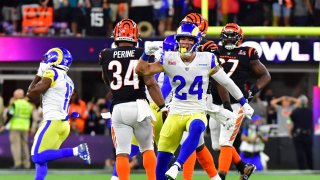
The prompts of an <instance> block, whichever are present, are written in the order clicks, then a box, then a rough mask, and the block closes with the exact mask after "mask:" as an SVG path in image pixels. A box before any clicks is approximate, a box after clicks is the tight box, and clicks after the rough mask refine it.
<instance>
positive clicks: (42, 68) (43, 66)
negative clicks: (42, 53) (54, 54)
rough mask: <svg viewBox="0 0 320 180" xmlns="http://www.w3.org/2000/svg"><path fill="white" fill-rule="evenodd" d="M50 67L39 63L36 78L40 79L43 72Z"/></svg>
mask: <svg viewBox="0 0 320 180" xmlns="http://www.w3.org/2000/svg"><path fill="white" fill-rule="evenodd" d="M50 67H51V65H50V64H47V63H43V62H41V63H40V66H39V68H38V72H37V76H40V77H42V76H43V74H44V72H46V70H47V69H48V68H50Z"/></svg>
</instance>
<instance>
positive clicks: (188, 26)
mask: <svg viewBox="0 0 320 180" xmlns="http://www.w3.org/2000/svg"><path fill="white" fill-rule="evenodd" d="M181 37H190V38H192V39H194V44H193V46H192V48H191V49H190V50H189V51H187V49H186V48H182V47H181V45H180V43H179V40H180V38H181ZM175 39H176V43H177V44H178V47H179V48H178V51H179V52H180V53H181V54H182V55H183V56H185V57H189V56H191V54H192V53H194V52H196V51H197V49H198V46H199V44H200V41H201V32H200V30H199V28H198V27H197V26H196V25H194V24H192V23H183V24H182V25H181V26H180V27H179V28H178V29H177V34H176V36H175Z"/></svg>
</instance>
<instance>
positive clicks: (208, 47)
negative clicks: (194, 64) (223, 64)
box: [198, 38, 220, 57]
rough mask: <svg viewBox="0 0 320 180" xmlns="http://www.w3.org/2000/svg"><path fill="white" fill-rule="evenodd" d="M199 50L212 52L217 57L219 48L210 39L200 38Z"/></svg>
mask: <svg viewBox="0 0 320 180" xmlns="http://www.w3.org/2000/svg"><path fill="white" fill-rule="evenodd" d="M198 51H199V52H211V53H214V54H215V55H216V56H218V57H219V54H220V53H219V49H218V45H217V44H216V43H215V42H214V41H212V40H208V39H205V38H202V40H201V42H200V46H199V47H198Z"/></svg>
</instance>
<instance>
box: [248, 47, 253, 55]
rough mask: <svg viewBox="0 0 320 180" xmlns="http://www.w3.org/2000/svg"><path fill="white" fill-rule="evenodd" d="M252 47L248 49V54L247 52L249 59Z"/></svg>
mask: <svg viewBox="0 0 320 180" xmlns="http://www.w3.org/2000/svg"><path fill="white" fill-rule="evenodd" d="M252 49H253V48H252V47H250V48H249V52H248V56H249V57H251V51H252Z"/></svg>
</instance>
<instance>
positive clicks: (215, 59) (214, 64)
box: [211, 53, 219, 69]
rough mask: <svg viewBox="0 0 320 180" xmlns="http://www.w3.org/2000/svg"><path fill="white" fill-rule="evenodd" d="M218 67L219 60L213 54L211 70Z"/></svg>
mask: <svg viewBox="0 0 320 180" xmlns="http://www.w3.org/2000/svg"><path fill="white" fill-rule="evenodd" d="M218 65H219V62H218V58H217V56H216V55H215V54H213V53H212V59H211V69H212V68H214V67H216V66H218Z"/></svg>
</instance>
